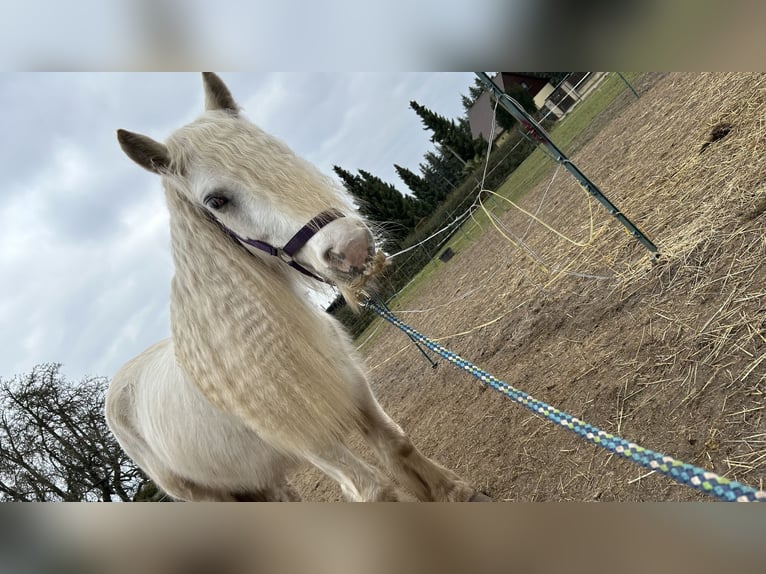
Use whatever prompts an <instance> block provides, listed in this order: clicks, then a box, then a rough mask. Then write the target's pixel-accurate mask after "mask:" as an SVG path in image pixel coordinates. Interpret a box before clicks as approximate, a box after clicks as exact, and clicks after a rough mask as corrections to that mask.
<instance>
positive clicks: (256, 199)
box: [118, 73, 385, 302]
mask: <svg viewBox="0 0 766 574" xmlns="http://www.w3.org/2000/svg"><path fill="white" fill-rule="evenodd" d="M203 83H204V88H205V113H203V114H202V115H201V116H200V117H199V118H198V119H197V120H195V121H194V122H192V123H191V124H189V125H187V126H184V127H182V128H181V129H179V130H177V131H176V132H174V133H173V134H172V135H171V136H170V138H169V139H168V140H167V142H166V143H164V144H162V143H159V142H157V141H154V140H152V139H151V138H149V137H147V136H143V135H139V134H134V133H131V132H127V131H124V130H119V131H118V139H119V142H120V145H121V147H122V149H123V150H124V151H125V153H126V154H127V155H128V156H129V157H130V158H131V159H133V160H134V161H135V162H136V163H138V164H139V165H140V166H142V167H144V168H146V169H148V170H149V171H152V172H154V173H157V174H159V175H161V176H162V177H163V179H164V183H165V184H166V186H168V187H169V188H171V189H175V190H177V191H178V192H179V193H181V194H182V195H183V196H184V197H185V198H186V199H187V200H188V201H190V202H191V203H193V204H195V205H197V206H198V207H199V209H200V214H201V215H202V214H203V212H207V214H209V215H212V216H213V217H214V218H215V219H217V220H218V221H219V222H220V223H221V224H223V226H225V227H226V228H228V229H229V230H231V231H232V232H234V234H236V235H237V236H239V237H240V238H245V239H250V240H255V243H259V242H262V243H265V244H269V245H272V246H276V247H280V248H281V247H284V246H285V244H286V243H287V242H288V241H289V240H290V239H291V238H292V237H293V236H294V235H295V233H296V232H297V231H298V230H300V229H301V228H302V227H303V226H304V225H306V223H307V222H309V221H310V220H312V219H313V218H315V217H316V216H317V215H319V214H320V213H324V212H328V211H330V212H333V211H334V212H339V213H340V214H342V215H343V217H337V218H335V219H333V220H332V221H330V222H329V223H327V224H326V225H324V226H323V227H321V229H320V230H319V231H318V232H316V233H315V234H314V235H313V237H311V238H310V239H309V240H308V242H306V243H305V245H304V246H303V247H301V248H300V249H299V250H298V251H297V253H295V255H294V257H293V258H294V260H295V261H296V262H297V263H299V264H300V265H301V266H304V267H306V268H308V269H309V270H311V271H313V272H314V273H315V274H317V275H319V276H321V277H323V278H325V279H327V280H328V281H331V282H333V283H336V284H337V285H338V286H339V287H340V289H341V291H342V293H343V295H344V297H346V299H347V300H349V302H353V300H354V298H355V296H354V293H355V291H356V290H357V289H358V288H359V287H360V286H361V285H363V284H364V282H366V279H367V277H369V276H371V275H373V274H374V273H376V272H377V271H379V270H380V269H381V268H382V266H383V262H384V260H385V256H384V255H383V254H382V252H379V251H377V252H376V249H375V243H374V239H373V236H372V234H371V233H370V230H369V229H368V227H367V225H366V224H365V222H364V220H363V219H362V218H361V217H360V216H359V214H358V213H357V211H356V209H355V208H354V206H353V204H352V202H351V200H350V198H349V196H348V195H347V194H346V193H345V191H344V190H342V189H341V188H340V187H339V186H338V185H336V184H335V183H334V182H333V181H332V180H331V179H330V178H328V177H326V176H324V175H322V174H321V173H320V172H319V171H318V170H317V169H316V168H315V167H314V166H312V165H311V164H309V163H308V162H307V161H305V160H303V159H301V158H299V157H297V156H296V155H295V154H294V153H293V152H292V151H291V150H290V149H289V148H288V147H287V146H285V145H284V144H283V143H282V142H280V141H279V140H277V139H275V138H274V137H272V136H270V135H268V134H266V133H265V132H264V131H262V130H261V129H259V128H258V127H256V126H255V125H253V124H252V123H251V122H250V121H248V120H247V119H246V118H244V117H243V116H242V115H241V114H240V112H239V107H238V106H237V104H236V102H235V101H234V99H233V98H232V96H231V93H230V92H229V89H228V88H227V87H226V85H225V84H224V83H223V81H222V80H221V79H220V78H219V77H218V76H216V75H215V74H211V73H206V74H203ZM222 233H223V231H222ZM251 250H253V251H254V252H256V251H257V250H255V249H254V248H252V247H251Z"/></svg>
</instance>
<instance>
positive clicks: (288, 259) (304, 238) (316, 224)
mask: <svg viewBox="0 0 766 574" xmlns="http://www.w3.org/2000/svg"><path fill="white" fill-rule="evenodd" d="M341 217H345V216H344V215H343V214H342V213H341V212H340V211H338V210H337V209H330V210H328V211H323V212H322V213H320V214H319V215H317V216H316V217H314V218H313V219H312V220H311V221H309V222H308V223H307V224H306V225H304V226H303V227H301V228H300V229H299V230H298V231H297V232H296V233H295V235H293V236H292V237H291V238H290V240H289V241H288V242H287V243H286V244H285V246H284V247H283V248H281V249H280V248H278V247H274V246H273V245H271V244H269V243H266V242H265V241H259V240H258V239H248V238H246V237H242V236H240V235H237V234H236V233H235V232H234V231H232V230H231V229H229V228H228V227H226V226H225V225H224V224H223V223H221V222H220V221H218V220H217V219H215V218H213V219H214V220H215V221H216V222H217V223H218V224H219V225H220V226H221V227H222V228H223V230H224V231H225V232H226V233H227V234H228V235H229V236H230V237H232V238H234V239H236V240H237V241H239V242H241V243H246V244H247V245H250V246H252V247H255V248H256V249H260V250H261V251H264V252H266V253H268V254H269V255H272V256H274V257H279V258H280V259H281V260H282V261H284V262H285V263H287V264H288V265H289V266H290V267H292V268H293V269H295V270H297V271H300V272H301V273H303V274H304V275H306V276H308V277H312V278H313V279H316V280H317V281H322V282H323V283H328V281H326V280H325V279H323V278H322V277H319V276H318V275H316V274H315V273H312V272H311V271H309V270H308V269H306V268H305V267H303V265H301V264H300V263H298V262H297V261H296V260H295V259H294V258H295V254H296V253H298V251H300V250H301V249H302V248H303V246H304V245H306V243H308V241H309V239H311V238H312V237H314V235H316V233H317V232H318V231H319V230H320V229H322V228H323V227H324V226H326V225H327V224H328V223H331V222H333V221H335V220H336V219H340V218H341Z"/></svg>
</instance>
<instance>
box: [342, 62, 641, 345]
mask: <svg viewBox="0 0 766 574" xmlns="http://www.w3.org/2000/svg"><path fill="white" fill-rule="evenodd" d="M623 75H624V76H625V78H626V79H627V80H628V81H629V82H632V81H634V80H635V79H636V78H637V77H638V76H639V75H640V74H639V73H638V72H628V73H624V74H623ZM626 90H627V86H626V85H625V83H624V82H623V81H622V80H621V79H620V78H619V77H618V76H617V75H616V74H610V75H609V76H608V77H607V78H606V79H605V80H604V81H602V82H601V84H600V85H599V86H598V88H596V90H595V91H593V92H591V94H590V95H588V97H587V98H586V99H585V100H583V101H582V102H581V103H580V104H578V106H577V107H576V108H575V109H574V110H573V111H572V112H571V113H570V114H569V115H568V116H567V117H566V118H564V119H563V120H561V121H560V122H558V123H556V125H555V126H554V127H553V129H552V130H551V131H550V136H551V139H552V140H553V142H554V143H555V144H556V146H558V147H559V148H560V149H561V151H563V152H564V153H565V154H567V155H568V156H569V155H571V154H572V153H574V152H575V151H576V149H577V148H578V147H579V146H580V145H582V143H583V142H578V141H577V139H578V136H580V135H581V134H582V133H583V132H584V131H585V129H586V128H587V127H588V126H589V125H590V124H591V123H592V122H593V120H594V119H595V118H596V117H597V116H598V115H599V114H600V113H601V112H603V111H604V110H605V109H607V108H608V107H609V105H610V104H611V103H612V102H613V101H614V100H615V99H616V98H617V96H619V95H620V94H622V93H623V92H624V91H626ZM578 143H579V145H578ZM554 165H555V164H554V163H553V161H552V160H551V159H550V157H549V156H547V155H546V154H545V153H544V152H543V151H542V150H541V149H539V148H538V149H536V150H535V151H534V152H532V154H531V155H530V156H529V157H528V158H527V159H526V160H525V161H524V162H523V163H522V164H521V165H520V166H519V167H518V168H517V169H516V170H515V171H514V172H513V173H512V174H511V175H510V176H509V177H508V179H506V180H505V182H504V183H503V184H502V185H501V186H500V188H499V189H498V190H497V193H498V194H500V195H502V196H503V197H506V198H508V199H510V200H511V201H514V202H518V201H519V200H520V199H521V198H522V197H524V195H525V194H526V193H527V192H528V191H529V190H531V189H533V188H534V187H535V186H536V185H537V184H538V183H539V182H540V181H541V180H542V179H543V177H545V176H546V174H549V173H550V172H551V171H552V170H553V169H554ZM484 205H485V207H486V208H487V210H489V211H491V212H492V213H494V214H495V215H500V214H502V213H504V212H505V211H507V210H508V209H509V208H510V205H509V204H508V203H506V202H505V201H502V200H498V199H495V198H494V197H490V198H488V199H486V200H485V201H484ZM489 225H490V222H489V218H488V216H487V215H486V214H485V213H484V212H483V211H481V210H478V211H476V212H475V213H474V217H473V218H470V219H468V220H467V221H466V222H465V223H463V225H462V226H461V227H460V229H458V231H457V232H456V233H455V234H454V235H453V236H452V238H451V239H450V240H449V241H448V242H447V243H446V244H445V246H444V247H443V248H442V250H443V249H446V248H447V247H450V248H452V250H453V251H455V252H458V251H461V250H463V249H465V248H466V247H468V246H469V245H470V244H471V243H473V242H474V241H475V240H476V239H477V238H478V237H479V236H480V235H481V233H482V232H483V231H484V229H486V227H487V226H489ZM441 268H442V265H440V262H439V260H438V259H437V258H434V259H433V260H432V261H431V262H430V263H428V264H427V265H426V266H425V267H423V269H422V270H421V271H420V272H419V273H418V274H417V275H415V277H414V278H413V280H412V281H411V282H410V283H409V284H408V285H407V286H406V287H404V289H402V290H401V291H400V292H399V294H398V295H397V296H396V298H395V299H394V300H393V301H392V302H391V303H390V304H391V306H392V308H393V309H396V308H402V307H403V306H405V305H406V303H407V302H408V301H409V300H410V299H412V298H413V297H414V296H415V295H416V294H417V292H418V290H419V289H421V288H422V287H423V286H424V285H426V284H427V283H428V282H429V280H430V279H431V278H432V277H433V276H434V275H435V274H436V273H437V272H438V271H440V270H441ZM377 324H378V322H377V321H373V322H372V323H371V324H370V325H369V326H368V327H367V329H365V330H364V332H363V333H362V334H361V335H360V336H359V337H357V341H358V342H361V341H364V340H365V339H366V338H367V337H368V336H369V334H370V333H371V332H372V330H373V329H374V328H375V326H376V325H377ZM370 342H372V341H370Z"/></svg>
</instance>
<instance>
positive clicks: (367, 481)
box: [306, 444, 399, 502]
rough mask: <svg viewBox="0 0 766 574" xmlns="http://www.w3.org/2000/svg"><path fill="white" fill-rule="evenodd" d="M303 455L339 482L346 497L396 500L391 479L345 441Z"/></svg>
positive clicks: (397, 495)
mask: <svg viewBox="0 0 766 574" xmlns="http://www.w3.org/2000/svg"><path fill="white" fill-rule="evenodd" d="M306 459H307V460H308V461H309V462H310V463H311V464H313V465H314V466H316V467H317V468H318V469H319V470H321V471H322V472H323V473H325V474H326V475H327V476H329V477H330V478H332V479H333V480H334V481H335V482H337V483H338V484H339V485H340V488H341V491H342V492H343V496H344V498H345V499H346V500H349V501H353V502H387V501H397V500H399V493H398V492H397V490H396V487H395V486H394V484H393V482H392V481H391V480H390V479H389V478H388V477H386V476H385V475H384V474H383V473H381V472H380V471H379V470H378V469H376V468H373V467H372V466H370V465H369V464H367V463H366V462H364V461H363V460H361V459H360V458H358V457H357V456H356V455H355V454H354V453H353V452H351V451H350V450H349V449H348V448H347V447H346V446H345V445H343V444H338V445H337V446H335V447H334V448H332V449H330V450H329V451H328V452H324V453H322V455H319V456H318V455H313V454H312V455H309V456H307V457H306Z"/></svg>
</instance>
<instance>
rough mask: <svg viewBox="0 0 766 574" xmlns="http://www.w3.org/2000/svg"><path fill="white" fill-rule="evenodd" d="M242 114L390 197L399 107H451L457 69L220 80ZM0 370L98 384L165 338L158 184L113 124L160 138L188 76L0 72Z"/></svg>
mask: <svg viewBox="0 0 766 574" xmlns="http://www.w3.org/2000/svg"><path fill="white" fill-rule="evenodd" d="M223 77H224V79H225V81H226V82H227V83H228V84H229V86H230V87H231V89H232V91H233V93H234V95H235V97H236V98H238V99H239V101H240V102H241V104H242V105H243V106H244V107H245V110H246V113H247V115H248V116H249V117H250V118H251V119H253V120H254V121H255V122H256V123H258V124H259V125H260V126H261V127H263V128H264V129H266V130H267V131H269V132H271V133H273V134H274V135H276V136H277V137H279V138H280V139H282V140H284V141H285V142H286V143H287V144H288V145H289V146H290V147H291V148H292V149H293V150H295V151H296V153H298V154H299V155H302V156H304V157H306V158H307V159H309V160H310V161H312V162H314V163H315V164H317V165H318V166H319V168H320V169H321V170H322V171H324V172H325V173H327V174H328V175H332V172H331V169H332V165H333V164H339V165H342V166H344V167H346V168H348V169H352V170H356V169H360V168H361V169H365V170H368V171H370V172H372V173H375V174H377V175H379V176H381V177H383V178H384V179H386V180H388V181H391V182H393V183H395V184H397V185H398V186H399V188H400V189H402V190H403V188H404V186H403V185H402V184H401V183H400V182H399V181H398V179H397V176H396V174H395V172H394V170H393V163H399V164H402V165H405V166H408V167H410V168H411V169H417V164H418V162H420V161H421V159H422V155H423V153H425V151H427V150H428V149H430V147H431V144H430V142H429V141H428V134H427V133H426V132H424V131H423V130H422V127H421V125H420V122H419V120H418V118H417V116H416V115H415V114H414V112H412V111H411V110H410V109H409V107H408V106H409V100H410V99H417V100H418V101H420V102H421V103H423V104H424V105H426V106H428V107H431V108H432V109H434V110H436V111H438V112H439V113H441V114H444V115H447V116H455V115H458V114H459V113H461V112H462V109H461V107H460V93H461V92H464V91H466V90H467V88H468V85H469V84H470V83H471V82H472V81H473V80H472V78H471V76H470V74H327V73H324V74H305V73H295V74H292V73H285V74H223ZM0 105H2V108H3V109H4V110H6V111H7V113H6V121H7V122H8V128H7V132H6V133H7V137H4V138H3V139H2V140H0V184H2V187H3V190H4V196H3V197H4V200H3V202H2V203H0V221H1V222H2V225H0V277H2V278H3V281H2V282H0V321H2V324H3V326H4V329H3V331H2V333H0V376H3V377H7V376H11V375H13V374H15V373H21V372H27V371H29V370H31V368H32V367H33V366H34V365H35V364H37V363H40V362H46V361H54V362H62V363H64V371H65V372H66V373H67V375H68V376H69V377H70V378H74V379H77V378H79V377H81V376H83V375H85V374H93V375H105V376H112V375H113V374H114V373H115V371H116V370H117V369H118V368H119V367H120V365H121V364H123V363H124V362H125V361H127V360H128V359H130V358H131V357H133V356H135V355H136V354H138V353H139V352H141V351H142V350H143V349H144V348H146V347H148V346H149V345H150V344H152V343H154V342H156V341H157V340H159V339H162V338H164V337H167V336H169V332H170V324H169V293H170V280H171V277H172V273H173V265H172V259H171V256H170V250H169V231H168V214H167V209H166V207H165V204H164V196H163V193H162V190H161V188H160V182H159V179H158V178H157V177H156V176H154V175H153V174H150V173H148V172H146V171H144V170H142V169H141V168H139V167H138V166H136V165H134V164H133V163H132V162H131V161H130V160H129V159H128V158H126V157H125V156H124V154H123V153H122V151H121V150H120V148H119V146H118V145H117V142H116V140H115V130H116V129H117V128H119V127H122V128H125V129H130V130H133V131H137V132H141V133H145V134H147V135H149V136H151V137H153V138H155V139H160V140H162V139H164V138H165V137H167V136H168V135H169V134H170V132H171V131H172V130H173V129H174V128H176V127H180V126H181V125H182V124H184V123H186V122H188V121H191V120H192V119H194V117H195V116H196V115H197V114H199V113H200V112H201V111H202V107H203V96H202V90H201V80H200V77H199V75H198V74H22V75H16V74H11V75H4V76H0Z"/></svg>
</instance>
